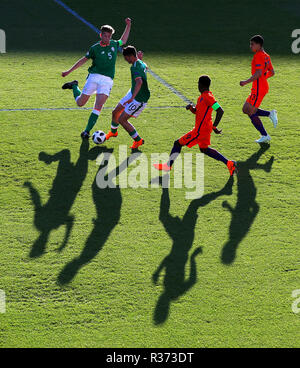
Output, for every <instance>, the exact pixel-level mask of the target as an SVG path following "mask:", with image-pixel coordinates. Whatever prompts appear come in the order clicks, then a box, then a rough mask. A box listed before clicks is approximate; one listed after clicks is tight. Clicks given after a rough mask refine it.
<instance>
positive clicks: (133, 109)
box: [119, 90, 147, 118]
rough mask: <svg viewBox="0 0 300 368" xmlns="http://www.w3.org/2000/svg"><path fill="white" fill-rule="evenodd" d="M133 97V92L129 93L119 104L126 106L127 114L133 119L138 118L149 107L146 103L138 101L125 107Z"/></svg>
mask: <svg viewBox="0 0 300 368" xmlns="http://www.w3.org/2000/svg"><path fill="white" fill-rule="evenodd" d="M131 97H132V93H131V90H129V91H128V93H127V95H126V96H124V97H123V98H122V100H121V101H120V102H119V104H121V105H122V106H125V110H124V111H125V112H126V114H128V115H130V116H131V117H133V118H137V117H138V116H139V115H140V113H141V112H142V111H143V110H144V109H145V108H146V107H147V103H146V102H138V101H136V100H133V101H132V102H131V103H130V104H127V105H124V103H125V102H126V101H128V100H130V99H131Z"/></svg>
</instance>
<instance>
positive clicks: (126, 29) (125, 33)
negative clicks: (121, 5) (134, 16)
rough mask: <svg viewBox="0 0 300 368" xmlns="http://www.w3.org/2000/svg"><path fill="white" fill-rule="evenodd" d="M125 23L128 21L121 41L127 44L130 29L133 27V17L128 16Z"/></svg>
mask: <svg viewBox="0 0 300 368" xmlns="http://www.w3.org/2000/svg"><path fill="white" fill-rule="evenodd" d="M125 23H126V27H125V30H124V33H123V34H122V37H121V41H122V42H123V45H125V44H126V43H127V41H128V37H129V33H130V29H131V19H130V18H126V19H125Z"/></svg>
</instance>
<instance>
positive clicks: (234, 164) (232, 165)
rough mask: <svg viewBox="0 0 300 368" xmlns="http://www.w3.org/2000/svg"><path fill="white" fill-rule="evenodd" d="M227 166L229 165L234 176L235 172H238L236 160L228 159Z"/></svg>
mask: <svg viewBox="0 0 300 368" xmlns="http://www.w3.org/2000/svg"><path fill="white" fill-rule="evenodd" d="M227 167H228V170H229V172H230V176H232V175H233V174H234V173H236V171H237V168H236V162H235V161H229V160H228V162H227Z"/></svg>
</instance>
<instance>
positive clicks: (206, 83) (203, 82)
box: [198, 75, 211, 93]
mask: <svg viewBox="0 0 300 368" xmlns="http://www.w3.org/2000/svg"><path fill="white" fill-rule="evenodd" d="M210 83H211V79H210V78H209V76H208V75H201V77H200V78H199V80H198V88H199V92H201V93H202V92H204V91H208V90H209V87H210Z"/></svg>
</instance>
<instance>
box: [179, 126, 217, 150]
mask: <svg viewBox="0 0 300 368" xmlns="http://www.w3.org/2000/svg"><path fill="white" fill-rule="evenodd" d="M210 135H211V131H206V132H200V133H198V130H196V129H193V130H191V131H190V132H188V133H186V134H185V135H183V136H182V137H181V138H179V143H180V144H181V145H182V146H187V147H189V148H191V147H194V146H195V145H196V144H198V146H199V148H207V147H208V146H210Z"/></svg>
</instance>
